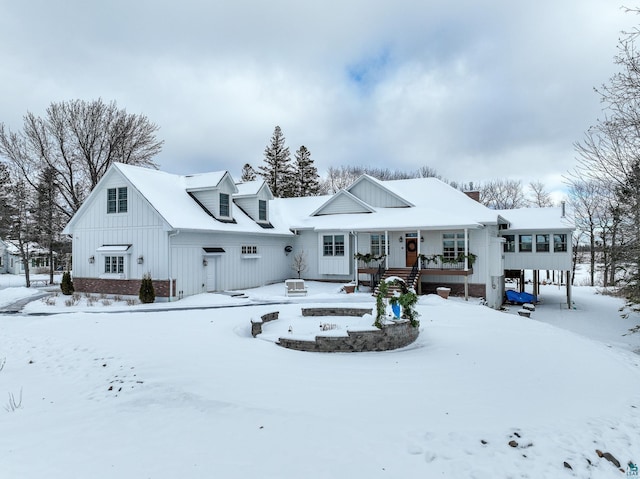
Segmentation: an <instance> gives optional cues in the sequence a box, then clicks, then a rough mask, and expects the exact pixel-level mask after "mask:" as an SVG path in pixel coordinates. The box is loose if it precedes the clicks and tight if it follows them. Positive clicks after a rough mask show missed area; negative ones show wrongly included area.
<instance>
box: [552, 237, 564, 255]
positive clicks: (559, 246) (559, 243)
mask: <svg viewBox="0 0 640 479" xmlns="http://www.w3.org/2000/svg"><path fill="white" fill-rule="evenodd" d="M553 251H554V252H557V253H566V252H567V235H566V234H563V233H562V234H561V233H556V234H554V235H553Z"/></svg>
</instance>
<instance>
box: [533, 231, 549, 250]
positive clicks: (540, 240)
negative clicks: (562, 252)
mask: <svg viewBox="0 0 640 479" xmlns="http://www.w3.org/2000/svg"><path fill="white" fill-rule="evenodd" d="M548 252H549V235H548V234H541V235H536V253H548Z"/></svg>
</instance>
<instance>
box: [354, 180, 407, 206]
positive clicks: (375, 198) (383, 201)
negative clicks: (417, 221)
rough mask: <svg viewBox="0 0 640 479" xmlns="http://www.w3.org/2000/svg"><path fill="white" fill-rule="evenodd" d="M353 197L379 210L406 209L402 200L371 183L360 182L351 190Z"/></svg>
mask: <svg viewBox="0 0 640 479" xmlns="http://www.w3.org/2000/svg"><path fill="white" fill-rule="evenodd" d="M349 193H351V194H352V195H353V196H355V197H357V198H360V199H361V200H362V201H364V202H365V203H367V204H369V205H371V206H375V207H377V208H397V207H406V206H407V205H406V204H404V203H403V202H402V201H401V200H400V199H398V198H397V197H396V196H394V195H392V194H390V193H389V192H388V191H385V190H383V189H382V188H380V187H379V186H378V185H374V184H373V183H370V182H369V181H360V182H359V183H358V184H357V185H355V186H354V187H353V188H351V189H350V190H349Z"/></svg>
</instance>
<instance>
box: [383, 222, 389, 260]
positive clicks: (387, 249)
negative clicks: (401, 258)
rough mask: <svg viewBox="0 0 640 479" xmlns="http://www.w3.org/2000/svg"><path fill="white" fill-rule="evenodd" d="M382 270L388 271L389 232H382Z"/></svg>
mask: <svg viewBox="0 0 640 479" xmlns="http://www.w3.org/2000/svg"><path fill="white" fill-rule="evenodd" d="M384 269H389V232H388V231H386V230H385V232H384Z"/></svg>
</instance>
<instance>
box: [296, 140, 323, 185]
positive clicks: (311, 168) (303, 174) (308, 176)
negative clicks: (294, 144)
mask: <svg viewBox="0 0 640 479" xmlns="http://www.w3.org/2000/svg"><path fill="white" fill-rule="evenodd" d="M292 176H293V185H292V186H293V192H294V194H293V195H292V196H316V195H317V194H318V192H319V191H320V181H319V180H318V178H319V176H318V169H317V168H316V167H315V165H314V164H313V159H312V158H311V152H310V151H309V150H308V149H307V147H306V146H304V145H302V146H301V147H300V148H298V150H297V151H296V154H295V162H294V165H293V175H292Z"/></svg>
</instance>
